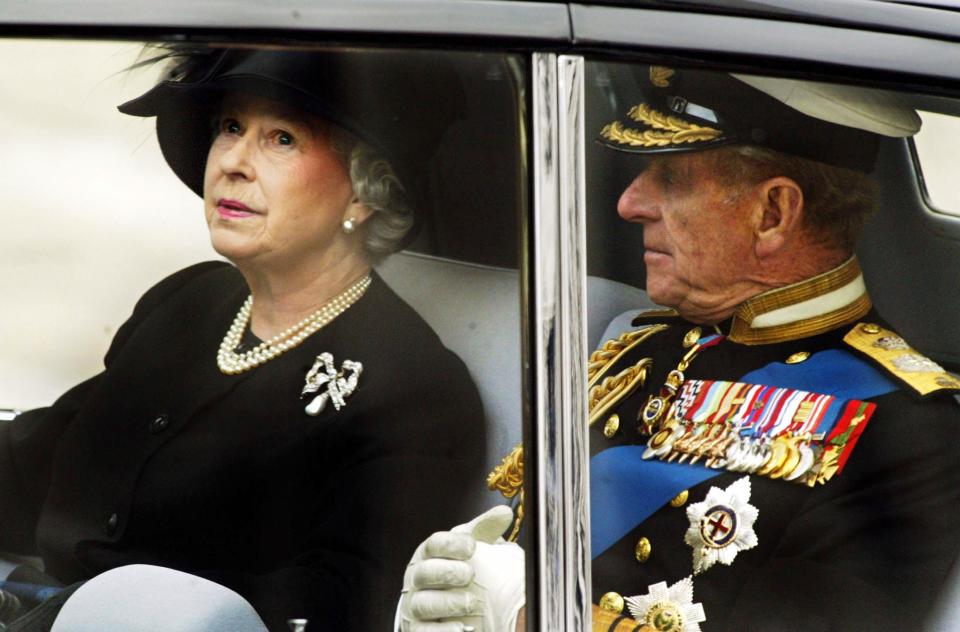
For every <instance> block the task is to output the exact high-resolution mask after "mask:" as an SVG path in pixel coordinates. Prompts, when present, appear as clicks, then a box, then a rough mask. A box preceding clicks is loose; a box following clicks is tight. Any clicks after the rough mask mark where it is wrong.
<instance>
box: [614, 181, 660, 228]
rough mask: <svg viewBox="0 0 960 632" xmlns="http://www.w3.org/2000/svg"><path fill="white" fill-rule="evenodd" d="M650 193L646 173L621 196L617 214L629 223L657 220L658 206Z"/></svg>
mask: <svg viewBox="0 0 960 632" xmlns="http://www.w3.org/2000/svg"><path fill="white" fill-rule="evenodd" d="M650 193H651V191H650V187H649V186H647V177H646V172H645V171H644V172H642V173H640V174H639V175H638V176H637V177H636V178H634V179H633V182H631V183H630V185H629V186H628V187H627V188H626V189H624V191H623V193H621V194H620V199H619V200H618V201H617V213H618V214H619V215H620V217H622V218H623V219H625V220H627V221H628V222H647V221H653V220H655V219H657V210H656V205H655V204H654V199H653V196H651V195H650Z"/></svg>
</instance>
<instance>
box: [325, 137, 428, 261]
mask: <svg viewBox="0 0 960 632" xmlns="http://www.w3.org/2000/svg"><path fill="white" fill-rule="evenodd" d="M331 140H332V144H333V147H334V149H335V150H336V151H337V152H338V153H339V154H341V156H343V160H344V165H345V166H346V167H347V169H348V171H349V172H350V183H351V184H352V185H353V193H354V195H356V196H357V199H358V200H360V202H362V203H363V204H365V205H366V206H367V208H369V209H370V210H371V211H372V213H371V215H370V217H368V218H367V221H365V222H364V223H363V225H362V227H361V230H362V231H363V245H364V250H365V251H366V254H367V258H368V259H369V260H370V263H374V264H375V263H378V262H380V261H382V260H383V259H384V258H385V257H387V255H390V254H392V253H394V252H396V251H397V250H399V249H400V247H401V245H402V243H403V240H404V237H406V235H407V233H408V232H410V229H411V228H413V221H414V216H413V210H412V209H411V208H410V206H409V205H408V203H407V199H406V194H405V192H404V188H403V183H401V182H400V179H399V178H398V177H397V175H396V173H394V171H393V167H391V166H390V163H389V162H387V161H386V159H384V158H383V157H382V156H381V155H380V154H379V153H378V152H377V151H376V150H375V149H374V148H373V147H371V146H370V145H369V144H368V143H365V142H364V141H362V140H360V139H359V138H357V137H356V136H354V135H353V134H351V133H349V132H347V131H345V130H343V129H340V128H338V127H337V126H335V125H331Z"/></svg>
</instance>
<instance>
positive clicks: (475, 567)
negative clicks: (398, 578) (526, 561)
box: [397, 505, 524, 632]
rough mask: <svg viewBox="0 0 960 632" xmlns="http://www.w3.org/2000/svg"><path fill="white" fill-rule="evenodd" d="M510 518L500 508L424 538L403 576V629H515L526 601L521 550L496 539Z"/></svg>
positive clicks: (422, 631) (506, 631)
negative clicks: (518, 616)
mask: <svg viewBox="0 0 960 632" xmlns="http://www.w3.org/2000/svg"><path fill="white" fill-rule="evenodd" d="M512 521H513V512H512V511H511V510H510V508H509V507H507V506H502V505H501V506H498V507H494V508H493V509H490V510H489V511H487V512H486V513H484V514H481V515H480V516H477V517H476V518H474V519H473V520H471V521H470V522H468V523H466V524H462V525H460V526H457V527H454V528H453V529H451V530H450V531H439V532H437V533H434V534H433V535H431V536H430V537H429V538H427V539H426V540H425V541H424V542H423V543H422V544H420V546H419V547H417V551H416V552H415V553H414V554H413V558H412V559H411V560H410V564H408V565H407V571H406V573H404V576H403V594H402V596H401V598H400V607H399V611H398V617H397V618H398V620H399V623H400V630H401V631H402V632H469V631H470V630H475V631H476V632H514V628H515V627H516V621H517V615H518V614H519V612H520V609H521V608H522V607H523V604H524V575H523V549H521V548H520V547H519V546H517V545H516V544H514V543H512V542H505V541H504V540H503V538H501V537H500V534H502V533H503V532H504V531H506V529H507V528H508V527H509V526H510V523H511V522H512Z"/></svg>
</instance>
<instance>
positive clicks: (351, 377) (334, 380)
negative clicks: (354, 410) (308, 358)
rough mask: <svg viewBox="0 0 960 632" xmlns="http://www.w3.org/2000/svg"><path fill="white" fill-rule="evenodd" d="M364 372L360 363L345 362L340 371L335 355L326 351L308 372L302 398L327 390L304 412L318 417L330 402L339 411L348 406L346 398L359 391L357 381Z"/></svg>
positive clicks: (301, 394) (312, 401)
mask: <svg viewBox="0 0 960 632" xmlns="http://www.w3.org/2000/svg"><path fill="white" fill-rule="evenodd" d="M362 372H363V365H362V364H360V363H359V362H354V361H353V360H344V361H343V366H342V368H341V369H340V370H339V371H338V370H337V368H336V365H335V364H334V362H333V354H331V353H328V352H326V351H324V352H323V353H321V354H320V355H318V356H317V359H316V360H315V361H314V362H313V366H312V367H311V368H310V370H309V371H308V372H307V379H306V384H304V386H303V391H301V392H300V398H301V399H303V398H304V397H306V396H307V395H310V394H311V393H316V392H318V391H320V390H321V389H322V388H323V387H324V386H326V390H325V391H323V392H322V393H320V394H319V395H317V396H316V397H314V398H313V399H312V400H311V401H310V403H309V404H307V406H306V408H304V411H306V413H307V414H308V415H310V416H313V417H316V416H317V415H319V414H320V413H321V412H323V409H324V408H326V406H327V402H328V401H330V402H333V407H334V408H336V409H337V410H340V409H341V408H343V407H344V406H346V398H347V397H349V396H350V395H351V394H353V391H355V390H356V389H357V381H358V380H359V379H360V374H361V373H362Z"/></svg>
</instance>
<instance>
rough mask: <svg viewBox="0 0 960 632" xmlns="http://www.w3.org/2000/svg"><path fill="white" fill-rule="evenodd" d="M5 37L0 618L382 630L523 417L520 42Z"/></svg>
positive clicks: (478, 494) (477, 502)
mask: <svg viewBox="0 0 960 632" xmlns="http://www.w3.org/2000/svg"><path fill="white" fill-rule="evenodd" d="M0 44H2V47H0V54H2V55H5V56H7V57H8V58H10V59H18V60H23V61H24V63H17V64H14V63H11V64H3V67H4V69H5V70H4V71H3V72H4V73H5V74H7V75H15V76H12V77H8V79H9V81H7V82H6V83H7V85H17V86H18V88H17V91H16V94H12V93H11V94H10V95H9V96H10V98H5V99H4V105H3V106H0V107H3V110H4V111H3V113H4V116H2V117H0V118H2V119H3V121H4V124H3V125H4V133H5V139H6V140H5V142H4V146H3V148H2V149H0V151H2V152H3V153H4V155H5V156H6V158H5V159H4V160H3V161H2V162H3V164H5V165H9V166H8V167H5V168H4V169H3V170H2V174H0V178H2V180H0V195H3V196H5V207H6V208H7V209H8V210H9V211H10V212H9V213H8V215H9V220H10V223H9V230H8V231H6V232H5V235H4V243H3V247H2V249H0V250H2V254H0V256H3V257H5V258H6V262H7V263H6V265H4V266H2V269H3V271H4V273H3V275H2V281H0V283H2V284H3V287H4V289H5V294H6V295H7V296H8V297H10V298H11V301H10V303H9V305H14V306H15V307H14V308H10V307H8V309H6V310H4V314H3V316H2V318H3V319H5V322H6V324H5V325H4V326H3V327H2V330H3V331H5V332H8V333H7V336H6V338H5V339H4V344H5V348H7V349H8V350H9V353H5V354H4V357H3V365H2V366H3V368H2V374H3V375H5V376H6V378H5V379H4V380H2V382H3V384H4V390H3V391H2V393H0V398H2V399H0V406H7V407H10V408H19V409H24V410H27V412H24V413H23V414H22V415H19V416H18V417H16V419H14V420H13V421H4V422H2V423H0V446H2V447H0V450H2V452H3V453H4V454H5V455H7V457H5V458H4V459H3V460H2V465H0V486H5V488H6V489H7V490H8V491H7V492H5V493H3V494H0V496H2V498H3V499H4V500H3V503H2V504H3V507H2V512H0V513H3V515H4V528H3V529H2V530H0V550H5V551H9V552H11V553H13V554H15V555H14V556H13V557H11V558H10V559H11V560H12V562H11V563H10V564H9V565H8V566H6V567H5V569H6V570H5V571H4V573H9V574H7V575H5V576H6V583H3V584H0V589H2V590H7V591H8V593H9V594H11V595H15V597H16V599H15V600H11V603H13V602H17V603H18V604H19V605H18V606H17V607H16V608H11V609H10V611H9V612H5V614H4V615H3V616H5V617H6V618H5V619H4V621H3V622H4V623H9V622H12V626H13V627H12V628H11V629H14V630H15V629H17V627H16V626H17V625H22V623H21V624H18V623H16V622H14V621H15V620H16V619H17V617H18V616H22V615H23V614H24V613H26V612H28V611H31V608H34V607H39V608H42V609H45V611H47V612H48V615H49V617H50V618H51V620H52V619H53V618H56V617H57V616H58V610H57V608H58V607H59V606H58V605H57V604H58V603H62V601H64V600H67V601H71V600H74V599H75V597H74V596H72V595H73V590H75V588H76V585H77V582H87V583H86V584H84V586H85V589H84V591H83V592H82V593H78V596H77V597H76V599H78V600H81V601H80V602H78V601H72V603H74V604H77V603H83V604H84V608H79V607H77V608H74V609H73V610H72V611H71V612H74V613H75V612H80V611H86V612H94V613H98V616H102V615H103V612H105V611H107V610H109V611H110V613H111V614H110V616H112V617H116V619H111V622H110V625H107V626H106V627H111V626H113V625H115V626H118V627H122V625H123V623H122V622H123V618H122V617H125V616H126V617H133V619H134V620H136V618H137V617H138V616H140V615H142V612H140V613H139V614H138V611H137V604H138V601H137V598H138V594H137V590H138V589H140V588H145V587H150V586H153V587H157V586H167V587H169V590H168V591H163V592H166V593H169V594H171V595H176V594H180V591H182V590H185V587H186V586H188V585H190V586H192V588H191V589H190V590H191V591H193V593H195V595H201V596H202V597H201V598H192V599H190V600H189V601H190V603H189V604H188V606H187V607H185V608H184V610H183V612H174V613H172V614H171V616H181V617H184V618H185V620H186V621H189V622H191V625H193V626H194V627H198V628H200V627H204V628H205V627H207V626H206V625H205V624H204V623H203V622H204V621H205V619H203V617H204V616H209V615H210V612H211V610H208V609H207V607H208V606H209V607H212V606H216V607H217V608H220V607H226V608H228V609H231V608H232V609H239V611H240V612H246V613H247V615H249V617H250V622H251V623H250V625H252V626H254V627H251V628H250V629H257V628H256V626H257V625H259V626H261V628H264V627H265V628H266V629H269V630H287V629H289V627H288V620H291V619H300V618H302V619H305V620H307V621H308V625H309V626H310V628H309V629H313V628H316V629H356V630H361V629H363V630H366V629H387V628H389V627H390V625H391V624H392V622H393V619H394V610H395V607H396V600H397V598H398V597H399V595H400V590H401V586H402V582H403V575H404V570H405V568H406V566H407V562H408V560H409V559H410V557H411V556H412V555H413V554H414V551H415V548H416V546H417V544H418V543H419V542H421V541H422V540H423V539H424V538H426V537H427V536H428V535H429V534H430V533H432V532H434V531H438V530H442V529H449V528H451V527H452V526H454V525H456V524H458V523H459V522H464V521H466V520H468V519H469V518H471V517H472V516H473V515H475V514H476V513H478V512H479V511H481V510H482V509H484V508H485V507H487V506H489V505H490V504H493V503H494V502H496V498H494V495H493V493H492V492H491V493H487V492H484V491H482V490H483V480H484V478H485V475H486V473H487V471H488V470H489V469H491V467H492V465H493V464H494V463H495V462H496V461H498V460H499V457H500V456H502V454H504V453H505V452H506V451H508V450H509V448H510V447H511V446H512V445H514V444H515V443H516V442H517V441H519V437H520V426H519V424H520V404H519V401H520V394H519V383H520V380H519V370H520V359H519V353H520V346H519V307H518V306H519V281H518V275H517V259H518V257H517V252H518V240H517V229H516V227H517V226H518V221H517V217H518V215H517V214H518V213H522V212H524V205H525V203H526V202H525V201H526V196H525V194H524V187H525V178H526V174H525V173H524V172H523V165H524V164H525V160H524V158H523V156H522V155H521V154H520V148H521V140H520V139H521V135H522V123H521V122H522V114H521V112H522V107H523V106H522V101H523V99H524V95H523V90H522V86H524V85H526V79H525V72H526V70H525V65H524V63H523V62H522V61H521V60H519V59H518V58H515V57H512V56H508V55H500V54H486V53H468V52H463V53H438V52H436V51H432V52H421V51H401V50H396V51H377V50H360V49H351V50H337V49H323V50H302V49H300V50H282V49H276V48H273V49H255V48H245V49H226V48H222V47H217V46H211V47H167V48H164V49H160V50H156V49H155V50H148V51H141V50H140V48H139V47H138V46H134V45H130V44H109V43H69V42H62V43H61V42H43V43H37V42H30V41H4V42H0ZM158 56H159V57H162V58H163V59H162V61H158V62H156V63H148V64H146V67H145V68H144V69H142V70H141V71H139V72H134V73H126V72H124V69H125V68H127V67H129V66H130V65H132V64H136V63H139V62H142V61H144V60H149V59H151V58H153V57H158ZM65 60H70V63H67V62H66V61H65ZM78 60H80V61H83V62H85V63H75V62H77V61H78ZM27 62H29V63H27ZM68 67H69V68H73V67H81V68H83V71H82V72H78V73H74V74H67V73H65V72H64V71H63V70H62V69H63V68H68ZM158 73H159V74H158ZM157 81H159V83H156V82H157ZM154 84H156V85H154ZM5 96H7V95H5ZM120 104H123V105H121V108H120V109H121V112H122V113H118V112H117V111H116V106H117V105H120ZM125 115H130V116H125ZM491 181H494V182H496V186H492V187H491V185H490V183H491ZM184 185H186V186H184ZM211 246H212V249H211ZM400 250H405V251H404V252H397V251H400ZM394 253H396V254H394ZM197 262H204V263H197ZM145 291H146V293H144V292H145ZM134 305H136V307H134ZM131 312H132V313H131ZM91 376H93V377H91ZM74 385H77V386H74ZM64 393H66V394H64ZM22 556H27V557H26V558H25V557H22ZM130 565H137V566H133V567H131V566H130ZM139 565H147V566H139ZM87 587H91V588H87ZM227 589H229V591H232V592H229V591H227ZM17 591H19V592H17ZM153 592H154V594H156V593H157V592H161V591H157V590H154V591H153ZM53 594H57V595H58V596H57V597H56V599H55V602H56V603H54V602H47V601H45V599H46V598H48V597H50V596H51V595H53ZM98 594H99V595H100V596H101V597H102V596H107V597H108V598H109V599H108V600H109V601H110V603H103V602H99V603H98V601H97V598H98ZM57 600H59V601H57ZM117 603H121V604H123V607H119V608H117V607H115V606H116V604H117ZM221 604H222V605H221ZM250 604H252V606H253V610H250V606H249V605H250ZM244 608H246V610H244ZM172 610H176V609H172ZM31 616H36V615H31ZM44 616H47V615H44ZM98 621H99V622H100V624H101V625H104V624H103V620H102V619H100V620H98ZM75 623H76V621H75Z"/></svg>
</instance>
